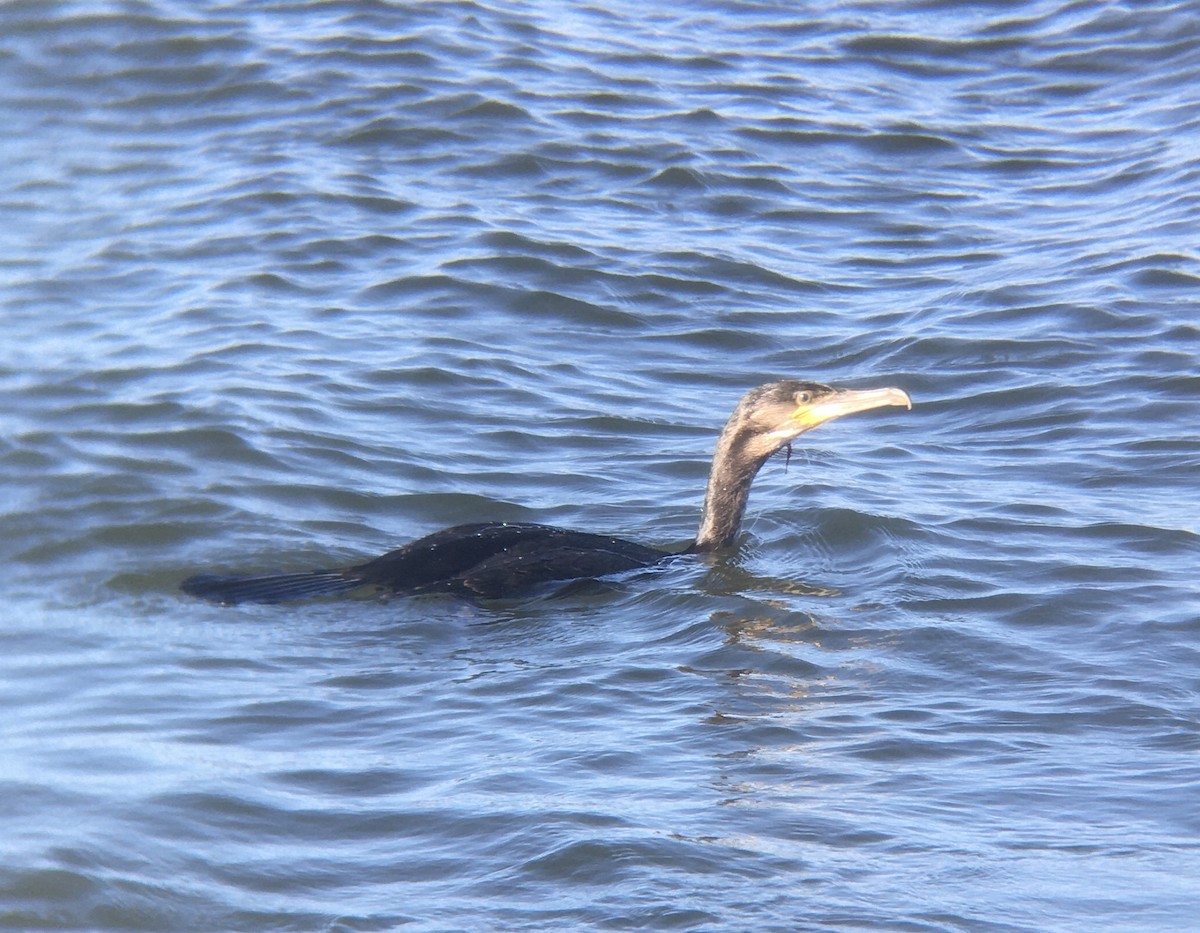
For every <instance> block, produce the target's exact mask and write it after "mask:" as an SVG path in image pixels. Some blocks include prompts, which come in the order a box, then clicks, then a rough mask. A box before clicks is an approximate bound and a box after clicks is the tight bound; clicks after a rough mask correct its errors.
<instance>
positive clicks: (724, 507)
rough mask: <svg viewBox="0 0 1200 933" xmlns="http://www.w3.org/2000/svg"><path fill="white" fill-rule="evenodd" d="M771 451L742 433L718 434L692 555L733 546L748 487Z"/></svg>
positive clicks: (747, 494)
mask: <svg viewBox="0 0 1200 933" xmlns="http://www.w3.org/2000/svg"><path fill="white" fill-rule="evenodd" d="M774 450H775V446H769V447H766V448H764V447H763V446H762V445H761V444H755V443H754V438H753V437H752V436H751V435H750V434H749V433H748V432H745V431H738V430H730V429H729V428H727V429H726V430H725V431H724V432H723V433H722V434H721V437H720V438H719V439H718V441H717V450H716V453H715V454H713V462H712V471H711V472H710V473H709V475H708V489H707V490H706V491H705V493H704V508H703V509H702V510H701V512H700V528H699V530H698V531H697V532H696V543H695V544H693V545H692V548H691V549H692V550H693V551H712V550H716V549H717V548H722V547H725V546H726V545H729V544H732V543H733V542H734V539H735V538H736V537H737V533H738V530H739V529H740V528H741V527H742V516H743V515H745V514H746V501H747V500H748V499H749V498H750V484H751V483H753V482H754V477H755V476H756V475H757V474H758V471H759V468H760V467H761V466H762V465H763V464H764V463H765V462H766V460H767V458H768V457H769V456H770V455H771V454H772V453H773V452H774Z"/></svg>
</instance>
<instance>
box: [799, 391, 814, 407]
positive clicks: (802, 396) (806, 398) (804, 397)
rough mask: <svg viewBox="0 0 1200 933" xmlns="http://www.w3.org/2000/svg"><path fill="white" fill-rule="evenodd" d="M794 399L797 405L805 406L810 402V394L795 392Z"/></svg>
mask: <svg viewBox="0 0 1200 933" xmlns="http://www.w3.org/2000/svg"><path fill="white" fill-rule="evenodd" d="M795 398H796V404H797V405H807V404H808V403H809V402H811V401H812V393H811V392H797V393H796V396H795Z"/></svg>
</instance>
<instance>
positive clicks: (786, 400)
mask: <svg viewBox="0 0 1200 933" xmlns="http://www.w3.org/2000/svg"><path fill="white" fill-rule="evenodd" d="M887 405H903V406H904V407H905V408H912V402H911V400H910V399H909V397H908V394H907V393H905V392H904V391H902V390H901V389H896V388H885V389H837V388H833V387H831V386H827V385H822V384H821V383H818V382H808V381H803V380H786V381H783V382H771V383H767V384H766V385H761V386H759V387H758V388H755V389H751V390H750V391H749V392H747V393H746V394H745V395H743V396H742V398H741V401H739V402H738V404H737V406H736V407H735V408H734V410H733V414H731V415H730V416H729V420H728V421H727V422H726V423H725V427H724V429H723V430H722V431H721V434H720V436H719V437H718V439H717V446H716V451H715V453H714V454H713V460H712V468H711V470H710V472H709V477H708V487H707V490H706V492H705V495H704V506H703V508H702V509H701V512H700V527H699V529H698V530H697V532H696V540H695V541H693V542H692V544H691V545H690V546H689V547H687V548H686V549H684V550H683V551H663V550H660V549H658V548H654V547H648V546H647V545H644V544H638V543H637V542H634V541H627V540H625V539H624V538H616V537H611V536H609V535H603V534H592V533H589V532H584V531H571V530H568V529H565V528H556V527H554V526H553V525H539V524H533V523H528V522H481V523H477V524H469V525H456V526H454V527H453V528H446V529H443V530H442V531H436V532H434V533H433V534H431V535H427V536H426V537H424V538H420V539H418V540H416V541H413V542H411V543H410V544H406V545H404V546H403V547H400V548H397V549H396V550H394V551H389V552H388V553H386V554H384V555H382V556H380V557H376V558H374V559H373V560H368V561H366V562H364V563H361V564H354V565H352V566H349V567H341V568H337V569H333V570H306V571H300V572H296V573H260V574H234V575H222V574H211V573H202V574H196V575H195V576H191V577H188V578H187V579H186V580H184V581H183V583H182V584H181V588H182V589H183V591H184V592H185V593H189V594H191V595H193V596H199V597H202V598H204V599H209V600H213V601H215V602H220V603H240V602H261V603H275V602H283V601H286V600H292V599H304V598H308V597H314V596H335V595H338V594H342V593H347V592H349V591H351V590H356V589H358V588H360V587H365V586H374V587H376V588H377V589H381V590H383V591H385V592H387V593H392V594H397V595H414V594H419V593H453V594H457V595H460V596H468V597H474V598H476V599H494V598H499V597H505V596H512V595H515V594H519V593H521V592H522V591H525V590H528V589H530V588H531V587H534V586H536V585H537V584H540V583H548V582H553V581H559V580H572V579H580V578H594V577H603V576H607V575H608V574H614V573H621V572H623V571H627V570H635V569H637V568H639V567H649V566H651V565H653V564H657V563H659V562H660V561H663V560H665V559H667V558H669V557H674V556H678V555H679V554H687V553H702V552H706V551H715V550H718V549H721V548H725V547H728V546H730V545H732V544H733V543H734V541H735V539H736V538H737V534H738V530H739V529H740V528H741V524H742V517H743V516H744V515H745V513H746V502H747V499H748V498H749V495H750V485H751V483H753V481H754V477H755V476H756V475H757V474H758V471H759V469H760V468H761V467H762V465H763V464H764V463H765V462H766V461H767V458H769V457H770V456H771V455H772V454H773V453H775V452H776V451H777V450H780V449H781V448H783V447H785V446H789V445H790V444H791V442H792V441H793V440H794V439H795V438H797V437H799V436H800V435H801V434H803V433H805V432H806V431H811V430H812V429H813V428H815V427H817V426H819V425H822V424H825V423H826V422H827V421H832V420H833V419H834V418H840V417H842V416H843V415H850V414H854V413H855V412H861V411H869V410H871V409H874V408H881V407H884V406H887ZM789 449H790V447H789Z"/></svg>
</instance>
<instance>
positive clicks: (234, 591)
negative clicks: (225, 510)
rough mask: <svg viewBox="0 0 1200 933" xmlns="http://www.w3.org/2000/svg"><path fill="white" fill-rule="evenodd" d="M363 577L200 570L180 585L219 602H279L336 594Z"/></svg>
mask: <svg viewBox="0 0 1200 933" xmlns="http://www.w3.org/2000/svg"><path fill="white" fill-rule="evenodd" d="M362 585H363V582H362V581H361V580H355V579H353V578H352V577H347V576H346V574H345V572H344V571H341V570H308V571H302V572H300V573H258V574H231V575H222V574H216V573H198V574H196V575H195V576H191V577H188V578H187V579H186V580H184V581H183V583H181V584H180V585H179V588H180V589H181V590H183V591H184V592H185V593H188V594H190V595H192V596H199V597H200V598H201V599H209V600H212V601H213V602H218V603H226V604H232V603H280V602H285V601H287V600H289V599H308V598H311V597H313V596H336V595H337V594H339V593H346V592H349V591H350V590H353V589H357V588H358V587H360V586H362Z"/></svg>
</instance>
